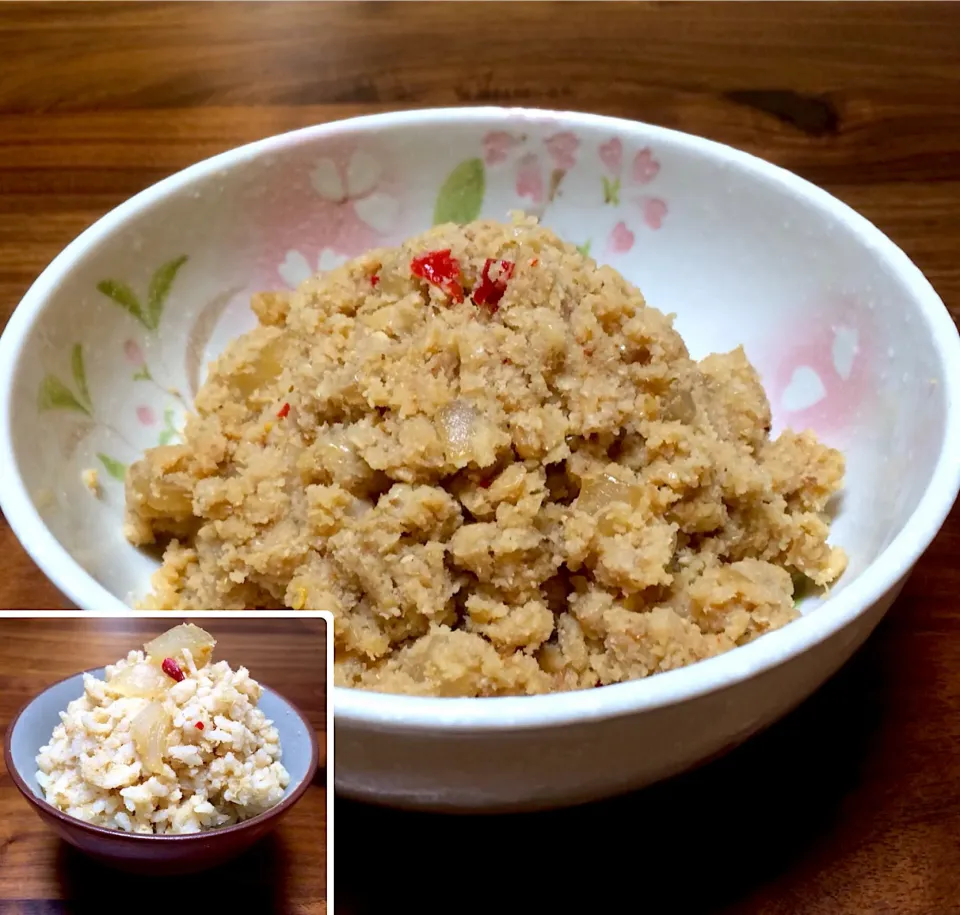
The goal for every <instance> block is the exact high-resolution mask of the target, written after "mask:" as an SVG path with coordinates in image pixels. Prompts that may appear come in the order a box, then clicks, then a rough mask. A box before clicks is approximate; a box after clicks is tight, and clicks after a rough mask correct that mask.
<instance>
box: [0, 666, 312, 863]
mask: <svg viewBox="0 0 960 915" xmlns="http://www.w3.org/2000/svg"><path fill="white" fill-rule="evenodd" d="M88 673H91V674H93V675H94V676H96V677H100V678H102V677H103V673H104V669H103V668H102V667H101V668H98V669H97V670H91V671H88ZM82 694H83V674H82V673H79V674H76V675H75V676H72V677H68V678H67V679H66V680H61V681H60V682H59V683H55V684H53V686H50V687H48V688H47V689H45V690H44V691H43V692H42V693H40V695H38V696H36V697H35V698H33V699H31V700H30V701H29V702H28V703H27V704H26V705H24V706H23V708H21V709H20V711H19V712H17V714H16V716H15V717H14V718H13V720H12V721H11V722H10V726H9V727H8V728H7V733H6V736H5V738H4V744H3V750H4V757H5V761H6V765H7V771H8V772H9V773H10V777H11V778H12V779H13V783H14V784H15V785H16V786H17V788H18V789H19V791H20V793H21V794H22V795H23V796H24V797H25V798H26V800H27V802H28V803H29V804H30V805H31V806H32V807H33V809H34V810H36V812H37V813H38V814H39V815H40V818H41V819H42V820H43V821H44V822H45V823H46V824H47V825H48V826H50V827H51V828H53V829H54V830H55V831H56V832H57V833H58V834H59V835H60V837H61V838H62V839H64V840H65V841H67V842H69V843H70V844H71V845H73V846H74V847H76V848H78V849H80V851H82V852H85V853H86V854H88V855H91V856H92V857H94V858H97V859H98V860H100V861H103V862H104V863H106V864H109V865H111V866H113V867H116V868H118V869H120V870H124V871H129V872H132V873H137V874H151V875H173V874H189V873H196V872H198V871H202V870H207V869H208V868H211V867H215V866H217V865H218V864H223V863H224V862H226V861H229V860H231V859H232V858H235V857H237V856H238V855H240V854H242V853H243V852H245V851H246V850H247V849H248V848H250V846H252V845H253V844H254V843H255V842H257V841H258V840H259V839H262V838H263V837H264V836H265V835H266V834H267V833H269V832H270V831H271V830H273V829H274V827H276V825H277V824H278V823H279V822H280V819H281V818H282V817H283V816H284V814H286V813H287V812H288V811H289V810H290V809H291V808H292V807H293V805H294V804H296V803H297V801H298V800H300V798H301V797H302V796H303V793H304V792H305V791H306V790H307V788H308V787H309V786H310V783H311V782H312V781H313V777H314V774H315V773H316V771H317V766H318V762H319V758H320V749H319V745H318V742H317V735H316V732H315V731H314V729H313V727H312V726H311V725H310V722H309V721H308V720H307V719H306V718H305V717H304V715H303V714H302V713H301V712H300V711H299V709H297V708H296V706H294V705H293V704H292V703H290V702H288V701H287V700H286V699H284V698H283V697H282V696H280V695H279V694H278V693H276V692H274V691H273V690H271V689H269V688H267V687H263V694H262V696H261V697H260V708H261V709H263V711H264V713H265V714H266V716H267V717H268V718H270V719H271V720H272V721H273V723H274V725H275V726H276V728H277V730H278V731H279V732H280V746H281V747H282V748H283V764H284V767H285V768H286V769H287V771H288V772H289V773H290V784H289V785H288V786H287V791H286V794H285V796H284V798H283V800H282V801H281V802H280V803H279V804H277V806H276V807H272V808H271V809H270V810H267V811H265V812H264V813H261V814H260V815H259V816H256V817H252V818H251V819H249V820H244V821H243V822H242V823H237V824H236V825H234V826H224V827H222V828H220V829H210V830H207V831H206V832H199V833H189V834H186V835H160V836H151V835H137V834H132V833H127V832H122V831H121V830H118V829H106V828H104V827H102V826H93V825H91V824H89V823H85V822H84V821H83V820H78V819H76V818H74V817H71V816H67V815H66V814H65V813H63V812H61V811H60V810H58V809H57V808H56V807H54V806H53V805H52V804H48V803H47V802H46V801H45V800H44V799H43V796H42V795H43V792H42V790H41V788H40V785H39V783H38V782H37V780H36V772H37V765H36V757H37V754H38V752H39V750H40V747H42V746H44V744H46V743H47V742H48V741H49V740H50V735H51V734H52V733H53V729H54V728H55V727H56V725H57V724H59V722H60V712H61V711H63V710H65V709H66V707H67V704H68V703H69V702H71V701H72V700H73V699H76V698H77V697H78V696H81V695H82Z"/></svg>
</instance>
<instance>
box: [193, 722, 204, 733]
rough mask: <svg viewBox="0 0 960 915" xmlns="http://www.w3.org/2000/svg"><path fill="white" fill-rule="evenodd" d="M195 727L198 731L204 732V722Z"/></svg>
mask: <svg viewBox="0 0 960 915" xmlns="http://www.w3.org/2000/svg"><path fill="white" fill-rule="evenodd" d="M194 727H195V728H196V729H197V730H198V731H202V730H203V722H202V721H198V722H197V723H196V724H195V725H194Z"/></svg>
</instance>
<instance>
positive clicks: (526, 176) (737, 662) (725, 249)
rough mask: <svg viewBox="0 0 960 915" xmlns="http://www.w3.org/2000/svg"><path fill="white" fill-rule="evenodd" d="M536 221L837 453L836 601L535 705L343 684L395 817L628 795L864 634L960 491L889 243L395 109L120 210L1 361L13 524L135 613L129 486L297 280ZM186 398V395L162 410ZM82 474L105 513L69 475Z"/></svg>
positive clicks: (706, 164) (48, 278)
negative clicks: (264, 312)
mask: <svg viewBox="0 0 960 915" xmlns="http://www.w3.org/2000/svg"><path fill="white" fill-rule="evenodd" d="M515 208H522V209H526V210H527V211H533V212H537V213H539V214H541V215H542V218H543V220H544V222H545V223H547V224H548V225H550V226H552V227H554V228H555V229H556V230H557V231H558V232H559V233H560V234H561V235H563V236H565V237H566V238H567V239H569V240H571V241H573V242H575V243H577V244H584V245H586V244H589V245H590V250H591V253H592V254H593V255H594V256H595V257H597V258H598V259H600V260H605V261H608V262H609V263H611V264H613V265H614V266H615V267H617V268H618V269H619V270H621V271H622V272H623V273H624V274H625V275H626V276H627V277H629V278H630V279H631V280H633V281H635V282H636V283H637V284H638V285H639V286H640V288H641V289H642V290H643V291H644V293H645V294H646V296H647V298H648V300H649V301H650V303H651V304H653V305H655V306H657V307H659V308H660V309H662V310H664V311H667V312H676V313H677V315H678V319H677V327H678V329H679V331H680V332H681V333H682V334H683V336H684V337H685V339H686V340H687V342H688V345H689V346H690V349H691V351H692V352H693V354H694V355H698V356H699V355H705V354H706V353H708V352H713V351H718V350H726V349H730V348H732V347H734V346H736V345H738V344H741V343H742V344H744V346H745V347H746V350H747V353H748V355H749V356H750V358H751V359H752V360H753V361H754V363H755V365H757V367H758V368H759V369H760V371H761V374H762V376H763V379H764V382H765V384H766V386H767V390H768V393H769V395H770V399H771V402H772V406H773V410H774V416H775V419H776V423H777V426H778V427H783V426H785V425H790V426H793V427H810V428H813V429H814V430H816V431H817V432H818V433H819V434H820V435H821V437H822V438H824V439H825V440H826V441H828V442H829V443H831V444H833V445H835V446H837V447H840V448H842V449H843V451H844V452H845V454H846V456H847V460H848V476H847V486H846V490H845V492H844V495H843V498H842V501H841V503H840V505H839V508H838V513H837V517H836V522H835V526H834V529H833V540H834V541H835V542H838V543H841V544H843V545H844V547H845V548H846V549H847V551H848V553H849V554H850V566H849V570H848V571H847V573H846V574H845V575H844V576H843V578H842V580H841V581H840V582H839V584H838V586H837V587H836V589H835V590H834V592H833V594H832V596H831V597H830V599H829V600H828V601H826V602H825V603H822V604H821V603H820V602H817V601H811V602H808V603H807V604H805V605H804V607H803V610H804V616H803V618H802V619H800V620H798V621H796V622H794V623H792V624H791V625H790V626H788V627H786V628H785V629H783V630H781V631H778V632H775V633H771V634H769V635H767V636H764V637H763V638H761V639H760V640H758V641H757V642H754V643H753V644H751V645H748V646H746V647H743V648H738V649H737V650H735V651H733V652H730V653H728V654H726V655H723V656H721V657H718V658H715V659H712V660H709V661H705V662H702V663H699V664H696V665H694V666H692V667H689V668H687V669H684V670H679V671H674V672H670V673H666V674H661V675H658V676H655V677H651V678H649V679H647V680H644V681H640V682H635V683H627V684H622V685H617V686H610V687H605V688H603V689H597V690H592V691H588V692H581V693H574V694H563V695H555V696H546V697H536V698H505V699H437V700H431V699H411V698H404V697H398V696H385V695H378V694H374V693H363V692H358V691H352V690H336V691H335V692H334V704H335V712H336V737H337V771H336V783H337V787H338V788H339V789H340V790H341V791H343V792H344V793H346V794H348V795H351V796H354V797H359V798H366V799H369V800H374V801H380V802H385V803H391V804H398V805H407V806H417V807H434V808H445V809H511V808H532V807H540V806H549V805H554V804H560V803H569V802H574V801H581V800H587V799H590V798H596V797H600V796H603V795H607V794H611V793H614V792H617V791H621V790H625V789H629V788H634V787H638V786H640V785H644V784H647V783H649V782H651V781H654V780H656V779H659V778H662V777H664V776H667V775H670V774H671V773H674V772H678V771H680V770H682V769H684V768H687V767H689V766H691V765H693V764H695V763H697V762H700V761H702V760H704V759H705V758H708V757H710V756H711V755H713V754H716V753H718V752H721V751H723V750H724V749H726V748H729V747H731V746H733V745H735V744H736V743H739V742H740V741H742V740H744V739H745V738H746V737H748V736H749V735H750V734H752V733H754V732H755V731H757V730H758V729H760V728H762V727H764V726H765V725H767V724H769V723H770V722H772V721H773V720H775V719H776V718H778V717H779V716H781V715H783V714H784V713H785V712H786V711H788V710H789V709H790V708H792V707H793V706H795V705H796V704H797V703H799V702H800V701H801V700H802V699H804V698H805V697H806V696H807V695H809V694H810V693H811V692H812V691H813V690H814V689H816V687H817V686H819V685H820V684H821V683H822V682H823V681H824V680H825V679H826V678H827V677H828V676H830V674H832V673H833V672H834V671H836V670H837V668H838V667H840V665H841V664H843V662H844V661H845V660H846V659H847V658H848V657H849V656H850V655H851V653H852V652H853V651H854V650H855V649H856V648H857V646H859V645H860V644H861V643H862V642H863V640H864V639H865V638H866V637H867V635H868V634H869V633H870V631H871V630H872V629H873V627H874V626H875V625H876V623H877V621H878V620H879V619H880V617H881V616H882V615H883V613H884V611H885V610H886V609H887V607H888V606H889V605H890V602H891V601H892V600H893V598H894V597H895V596H896V594H897V593H898V591H899V590H900V588H901V586H902V585H903V582H904V579H905V577H906V576H907V574H908V573H909V572H910V570H911V568H912V567H913V565H914V563H915V562H916V560H917V558H918V557H919V556H920V554H921V553H922V552H923V550H924V549H925V548H926V547H927V546H928V545H929V543H930V541H931V540H932V539H933V537H934V535H935V534H936V533H937V531H938V529H939V528H940V526H941V524H942V523H943V521H944V518H945V517H946V515H947V512H948V511H949V509H950V507H951V505H952V504H953V502H954V499H955V497H956V495H957V490H958V485H960V420H958V411H957V402H958V399H960V342H958V336H957V331H956V328H955V327H954V324H953V322H952V321H951V319H950V317H949V315H948V313H947V311H946V310H945V308H944V306H943V304H942V302H941V301H940V299H939V298H938V297H937V295H936V293H935V292H934V290H933V289H932V288H931V287H930V284H929V283H928V282H927V281H926V280H925V279H924V277H923V276H922V275H921V274H920V272H919V271H918V270H917V268H916V267H915V266H914V265H913V264H911V263H910V261H909V260H908V259H907V257H906V256H905V255H904V254H903V252H902V251H900V250H899V249H898V248H897V247H896V246H895V245H894V244H893V243H892V242H891V241H890V240H889V239H887V238H886V237H885V236H884V235H883V234H882V233H881V232H879V231H878V230H877V229H876V228H875V227H874V226H872V225H871V224H870V223H868V222H867V221H866V220H864V219H863V218H861V217H860V216H858V215H857V214H856V213H854V212H853V211H852V210H850V209H849V208H848V207H846V206H845V205H844V204H842V203H840V202H839V201H838V200H836V199H835V198H833V197H831V196H830V195H829V194H826V193H825V192H823V191H821V190H818V189H817V188H815V187H813V186H812V185H810V184H808V183H807V182H805V181H803V180H801V179H800V178H797V177H796V176H794V175H791V174H789V173H787V172H785V171H782V170H780V169H778V168H776V167H774V166H772V165H770V164H768V163H766V162H763V161H761V160H758V159H756V158H753V157H751V156H749V155H745V154H744V153H740V152H737V151H735V150H732V149H730V148H728V147H725V146H721V145H718V144H716V143H712V142H709V141H707V140H702V139H699V138H696V137H692V136H688V135H685V134H680V133H675V132H673V131H669V130H663V129H660V128H656V127H651V126H649V125H645V124H638V123H633V122H628V121H621V120H614V119H609V118H603V117H596V116H592V115H584V114H572V113H559V112H543V111H525V110H516V109H499V108H486V109H484V108H477V109H457V110H435V111H420V112H408V113H404V114H391V115H379V116H375V117H368V118H359V119H356V120H351V121H343V122H339V123H334V124H328V125H324V126H321V127H316V128H310V129H307V130H302V131H297V132H294V133H290V134H286V135H283V136H279V137H274V138H271V139H268V140H264V141H262V142H259V143H254V144H252V145H250V146H246V147H242V148H240V149H238V150H234V151H232V152H229V153H226V154H224V155H222V156H218V157H216V158H214V159H211V160H209V161H207V162H202V163H200V164H199V165H196V166H194V167H192V168H189V169H187V170H186V171H184V172H181V173H180V174H178V175H175V176H173V177H172V178H169V179H167V180H165V181H163V182H161V183H160V184H158V185H156V186H154V187H152V188H150V189H148V190H146V191H144V192H143V193H142V194H139V195H138V196H137V197H135V198H133V199H132V200H130V201H129V202H127V203H126V204H124V205H123V206H121V207H119V208H118V209H116V210H115V211H113V212H112V213H110V214H108V215H107V216H105V217H104V218H103V219H101V220H100V221H99V222H98V223H96V224H95V225H94V226H93V227H91V228H90V229H89V230H88V231H86V232H85V233H84V234H83V235H81V236H80V237H79V238H78V239H77V240H76V241H75V242H74V243H73V244H71V245H70V246H69V247H68V248H67V249H66V250H65V251H64V252H63V253H62V254H61V255H60V256H59V257H58V258H57V259H56V260H55V261H54V262H53V263H52V264H51V265H50V267H49V268H48V269H47V270H46V271H45V272H44V273H43V275H42V276H41V277H40V278H39V279H38V280H37V282H36V283H35V284H34V286H33V287H32V288H31V289H30V291H29V292H28V293H27V295H26V296H25V297H24V300H23V302H22V303H21V304H20V306H19V307H18V309H17V310H16V312H15V314H14V316H13V318H12V320H11V321H10V324H9V326H8V327H7V329H6V331H5V333H4V335H3V338H2V340H0V462H2V463H0V467H2V484H0V503H2V507H3V510H4V512H5V514H6V516H7V518H8V520H9V521H10V524H11V525H12V527H13V529H14V531H15V532H16V534H17V536H18V537H19V538H20V540H21V542H22V543H23V545H24V546H25V547H26V549H27V550H28V552H29V553H30V555H31V556H32V557H33V558H34V560H35V561H36V562H37V563H38V564H39V565H40V566H41V568H42V569H43V570H44V572H45V573H46V574H47V575H48V576H49V577H50V579H51V580H52V581H53V582H54V583H55V584H56V585H57V587H59V588H60V590H61V591H62V592H63V593H64V595H66V597H67V598H68V599H69V600H70V601H72V602H73V603H74V604H76V605H78V606H79V607H82V608H94V607H95V608H97V609H99V610H107V611H109V610H112V611H116V612H124V610H125V608H126V606H128V604H129V601H130V598H131V596H132V595H134V594H136V593H138V592H142V591H143V589H144V588H145V587H146V585H147V580H148V576H149V573H150V571H151V570H152V569H153V568H154V565H155V560H154V559H152V558H150V557H148V556H146V555H144V554H141V553H138V552H137V551H135V550H134V549H133V548H131V547H130V546H128V545H127V544H126V543H125V542H124V540H123V537H122V535H121V530H120V519H121V512H122V502H123V491H122V486H121V484H120V482H119V480H118V479H116V478H118V477H120V476H121V475H122V473H123V470H124V465H126V464H127V463H129V462H130V461H132V460H133V459H135V458H136V457H137V455H138V453H139V452H140V451H141V449H143V448H144V447H147V446H149V445H154V444H156V443H157V442H158V441H167V440H170V439H171V438H172V437H173V436H175V434H176V428H177V426H178V423H179V421H180V418H181V416H182V413H183V410H184V409H185V407H186V405H187V404H189V403H190V399H191V396H192V393H193V392H194V391H195V390H196V386H197V384H198V383H199V381H200V378H201V376H202V369H203V366H204V364H205V362H206V360H207V359H208V358H210V357H211V356H212V355H214V354H215V353H216V352H217V351H218V350H219V349H220V348H221V347H222V346H223V344H224V342H225V341H226V340H228V339H229V338H231V337H233V336H235V335H236V334H238V333H240V332H242V331H244V330H246V329H247V328H248V327H250V326H252V324H253V318H252V315H251V313H250V311H249V308H248V296H249V294H250V293H251V292H253V291H255V290H259V289H265V288H275V287H277V286H278V285H281V284H284V283H288V284H293V283H295V282H296V281H298V280H299V279H301V278H302V277H304V276H306V275H307V274H308V273H309V272H310V271H313V270H316V269H318V268H321V269H325V268H326V267H327V266H328V265H331V264H333V263H335V262H337V261H338V260H340V259H342V258H344V257H346V256H352V255H355V254H358V253H359V252H360V251H362V250H363V249H364V248H366V247H368V246H371V245H374V244H384V243H390V242H394V241H399V240H400V239H401V238H403V237H405V236H407V235H409V234H411V233H413V232H416V231H419V230H422V229H424V228H426V227H427V226H429V225H430V224H431V222H432V221H433V220H434V219H435V218H438V217H439V218H458V219H469V218H472V217H474V216H475V215H477V214H481V215H483V216H486V217H501V218H502V217H504V216H505V215H506V213H507V211H508V210H510V209H515ZM172 392H175V393H172ZM87 467H96V468H99V470H100V476H101V478H102V479H103V481H104V486H103V488H104V493H103V497H102V499H100V500H97V499H95V498H94V497H93V496H91V494H90V493H89V492H88V491H87V490H86V489H85V488H84V486H83V484H82V482H81V472H82V471H83V469H85V468H87Z"/></svg>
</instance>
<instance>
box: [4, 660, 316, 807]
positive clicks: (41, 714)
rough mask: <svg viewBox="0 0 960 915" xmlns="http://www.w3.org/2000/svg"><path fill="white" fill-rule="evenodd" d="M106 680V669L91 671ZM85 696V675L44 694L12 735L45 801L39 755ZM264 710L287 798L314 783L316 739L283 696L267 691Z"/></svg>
mask: <svg viewBox="0 0 960 915" xmlns="http://www.w3.org/2000/svg"><path fill="white" fill-rule="evenodd" d="M89 673H91V674H93V675H94V676H95V677H99V678H101V679H102V678H103V676H104V668H102V667H99V668H97V669H95V670H91V671H89ZM81 695H83V674H82V673H79V674H76V675H75V676H73V677H70V678H68V679H66V680H62V681H60V682H59V683H55V684H54V685H53V686H51V687H49V688H48V689H46V690H44V691H43V692H42V693H40V695H39V696H37V697H36V698H35V699H34V700H33V701H32V702H31V703H30V704H29V705H28V706H27V707H26V708H25V709H24V710H23V712H22V714H21V715H20V717H19V718H18V719H17V721H16V723H15V724H14V728H13V732H12V734H11V735H10V755H11V760H10V762H11V764H12V765H13V766H14V767H15V768H16V770H17V772H18V773H19V774H20V777H21V778H22V779H23V780H24V782H25V783H26V784H27V785H28V787H29V788H30V790H31V791H32V792H33V794H34V795H35V796H36V797H38V798H40V800H43V799H44V798H43V792H42V791H41V789H40V785H39V783H38V782H37V779H36V772H37V759H36V758H37V753H38V752H39V750H40V747H42V746H43V745H44V744H46V743H47V742H48V741H49V740H50V735H51V734H52V733H53V729H54V728H55V727H56V726H57V725H58V724H59V723H60V712H62V711H65V710H66V708H67V705H68V703H70V702H72V701H73V700H74V699H76V698H78V697H79V696H81ZM259 706H260V708H261V709H262V710H263V713H264V714H265V715H266V716H267V717H268V718H269V719H271V720H272V721H273V723H274V725H275V726H276V728H277V731H278V732H279V734H280V746H281V748H282V750H283V757H282V759H281V762H282V763H283V765H284V767H285V768H286V770H287V771H288V772H289V773H290V784H289V785H287V788H286V791H285V792H284V796H288V795H290V794H291V793H292V792H293V791H295V790H296V788H297V787H298V786H299V785H301V784H303V782H304V780H307V779H311V778H312V777H313V772H312V771H311V761H312V759H313V751H312V735H311V733H310V731H309V729H308V726H307V724H306V723H305V722H304V721H303V719H302V718H301V717H300V715H299V714H298V713H297V712H296V710H295V709H294V708H293V706H291V705H290V703H289V702H287V701H286V700H285V699H284V698H283V697H282V696H280V695H279V694H277V693H275V692H274V691H273V690H271V689H269V688H268V687H266V686H264V687H263V694H262V695H261V696H260V702H259Z"/></svg>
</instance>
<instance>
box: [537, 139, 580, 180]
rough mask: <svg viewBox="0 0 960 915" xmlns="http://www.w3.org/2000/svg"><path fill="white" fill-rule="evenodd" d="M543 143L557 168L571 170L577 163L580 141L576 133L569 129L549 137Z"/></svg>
mask: <svg viewBox="0 0 960 915" xmlns="http://www.w3.org/2000/svg"><path fill="white" fill-rule="evenodd" d="M543 145H544V147H546V150H547V154H548V155H549V156H550V158H551V159H553V163H554V165H556V167H557V168H562V169H564V170H569V169H571V168H573V167H574V165H576V164H577V149H578V148H579V147H580V141H579V140H578V139H577V137H576V134H573V133H571V132H570V131H569V130H566V131H564V132H562V133H555V134H554V135H553V136H552V137H547V139H546V140H544V141H543Z"/></svg>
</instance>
